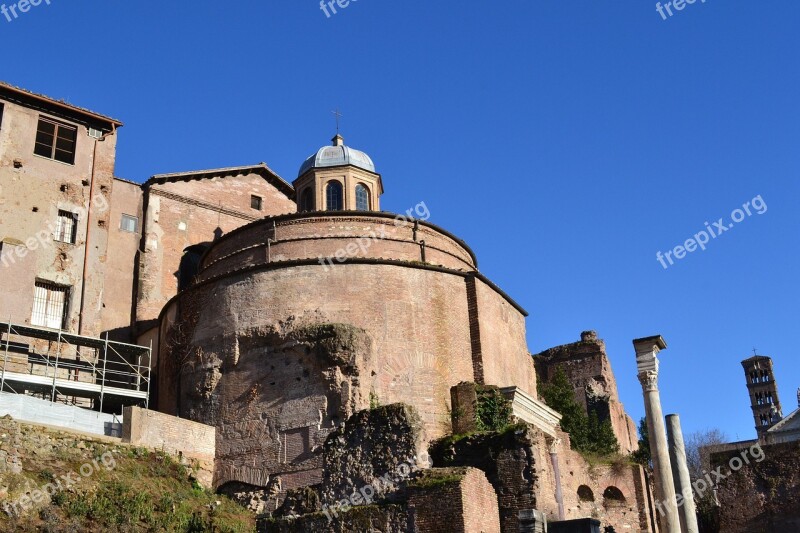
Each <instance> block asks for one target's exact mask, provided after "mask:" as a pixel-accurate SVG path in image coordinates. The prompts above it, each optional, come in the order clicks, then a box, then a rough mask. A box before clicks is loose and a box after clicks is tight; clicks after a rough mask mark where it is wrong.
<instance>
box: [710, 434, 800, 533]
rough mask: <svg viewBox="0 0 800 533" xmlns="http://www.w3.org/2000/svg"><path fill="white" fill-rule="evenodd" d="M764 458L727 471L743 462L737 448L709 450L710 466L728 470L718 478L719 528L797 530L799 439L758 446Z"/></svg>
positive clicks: (739, 532)
mask: <svg viewBox="0 0 800 533" xmlns="http://www.w3.org/2000/svg"><path fill="white" fill-rule="evenodd" d="M762 449H763V452H764V459H763V460H762V461H761V462H757V461H756V460H754V459H753V458H750V460H749V464H743V466H742V468H741V469H740V470H738V471H736V472H732V473H731V464H732V463H731V461H732V460H733V461H735V460H736V458H739V462H738V463H737V462H734V465H739V464H741V463H744V461H743V460H741V453H740V452H739V451H727V452H720V453H715V454H712V456H711V466H712V468H713V469H716V468H717V467H722V471H721V472H722V473H731V474H730V475H728V477H726V478H725V479H723V480H721V481H720V482H719V485H718V486H717V499H718V501H719V504H720V505H719V525H720V529H719V531H720V532H724V533H778V532H781V533H782V532H784V531H786V532H789V531H800V443H798V442H793V443H786V444H774V445H769V446H762Z"/></svg>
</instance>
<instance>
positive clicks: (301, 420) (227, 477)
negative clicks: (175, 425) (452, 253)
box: [159, 265, 472, 488]
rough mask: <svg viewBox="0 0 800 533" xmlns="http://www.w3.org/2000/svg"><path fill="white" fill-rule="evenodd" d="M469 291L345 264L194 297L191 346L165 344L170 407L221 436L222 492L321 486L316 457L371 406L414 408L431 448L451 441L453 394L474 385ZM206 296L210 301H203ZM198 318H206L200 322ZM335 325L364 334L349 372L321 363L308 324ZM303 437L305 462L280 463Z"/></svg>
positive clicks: (190, 298)
mask: <svg viewBox="0 0 800 533" xmlns="http://www.w3.org/2000/svg"><path fill="white" fill-rule="evenodd" d="M463 284H464V282H463V279H462V278H460V277H458V276H447V275H442V274H441V273H438V272H431V271H426V270H420V269H406V268H403V267H398V266H386V265H340V266H338V267H336V268H333V269H330V270H329V271H328V272H327V273H324V272H323V269H322V267H321V266H319V265H317V266H307V267H296V268H293V269H281V270H274V271H265V272H259V273H254V274H251V275H249V276H241V277H233V278H228V279H226V280H224V282H221V283H219V284H217V285H215V288H214V289H213V296H212V292H211V290H210V289H209V288H203V289H202V290H201V289H198V290H195V291H190V293H189V294H187V295H185V296H182V298H181V301H182V302H183V301H185V302H186V307H187V310H186V311H182V313H181V314H180V315H179V316H180V320H179V321H178V322H176V324H175V326H174V327H173V328H172V329H178V328H184V329H186V334H187V336H188V339H189V345H188V346H187V347H185V348H183V347H182V348H181V350H177V349H176V350H172V352H170V354H169V355H166V350H165V349H164V348H163V347H164V346H168V345H169V341H167V342H165V343H163V344H162V352H161V360H162V363H163V364H162V365H161V366H160V369H159V371H160V372H161V374H162V376H161V378H160V379H159V391H160V392H159V409H160V410H166V411H167V412H175V413H180V415H181V416H184V417H189V418H192V419H194V420H198V421H201V422H204V423H208V424H214V425H217V426H218V428H219V438H220V443H219V444H220V445H219V448H218V458H219V460H220V463H219V467H220V469H221V470H220V472H221V475H220V480H221V482H223V483H224V482H226V481H232V480H238V481H242V482H246V483H250V484H253V485H261V486H263V485H265V484H267V483H268V481H269V477H270V474H275V475H279V476H280V477H281V479H282V485H283V487H284V488H287V487H288V488H293V487H296V486H302V485H304V484H309V483H311V482H314V480H313V479H312V480H309V479H300V478H299V477H297V476H298V475H299V472H300V471H301V470H303V471H316V472H318V471H319V468H320V466H321V465H320V464H319V462H318V457H317V456H316V455H314V454H313V453H312V450H313V449H314V448H315V447H318V446H320V445H321V444H322V442H324V440H325V437H326V436H327V433H328V432H330V431H331V430H332V429H333V428H334V427H335V426H336V425H337V424H338V423H339V422H342V421H344V420H345V419H346V418H347V416H349V415H350V414H352V413H353V412H355V411H356V410H358V409H361V408H366V407H368V406H369V405H370V402H371V401H374V402H378V403H381V404H388V403H395V402H406V403H409V404H411V405H414V406H415V407H417V409H418V410H419V411H420V414H421V416H422V419H423V421H424V422H425V430H426V432H427V434H428V436H427V437H426V439H427V438H431V436H434V437H435V436H438V435H442V434H443V433H444V432H445V431H447V430H448V427H449V413H448V406H449V384H450V383H458V382H460V381H465V380H470V379H471V378H472V361H471V357H470V350H469V329H468V325H467V322H468V321H467V314H466V303H465V301H464V300H463V299H459V297H458V296H459V294H460V295H462V297H463V292H461V293H460V292H459V290H461V289H463ZM261 287H264V288H268V289H262V288H261ZM201 293H202V294H207V297H203V298H201V297H197V298H195V297H194V296H197V295H200V294H201ZM188 313H194V314H196V315H197V316H196V319H194V320H193V321H192V323H190V324H186V320H187V318H188ZM165 318H166V317H165ZM325 324H346V325H347V326H346V327H347V328H350V329H352V330H355V331H359V332H363V334H359V336H358V338H357V339H356V341H354V342H353V343H350V344H348V343H347V342H345V343H344V344H345V346H344V349H343V351H344V352H347V354H348V357H349V358H351V359H348V361H347V362H346V363H344V362H341V361H338V360H332V359H331V358H330V357H328V356H327V355H325V356H322V357H321V355H320V352H314V343H313V342H311V341H309V339H306V338H303V334H302V330H303V328H304V327H305V326H309V327H316V326H320V327H322V325H325ZM184 326H186V327H184ZM163 329H165V328H162V330H163ZM298 331H299V332H300V333H298ZM298 335H299V336H298ZM176 357H189V358H191V360H192V361H193V362H192V363H191V365H190V366H189V367H188V368H187V369H185V370H184V371H183V375H184V378H183V379H182V380H179V381H178V382H175V381H174V375H173V376H172V377H170V376H169V375H165V372H167V370H166V368H167V367H166V366H164V365H166V363H167V362H169V361H170V360H171V359H170V358H173V359H174V358H176ZM170 371H171V370H170ZM173 373H174V372H173ZM173 391H181V392H180V393H179V394H174V393H173ZM179 402H182V404H181V405H180V406H179V405H177V404H178V403H179ZM303 431H307V432H308V434H307V436H303V435H299V436H296V437H295V436H293V434H292V435H287V434H286V433H288V432H303ZM287 439H288V440H287ZM293 439H299V440H298V442H300V443H302V450H301V453H298V454H297V457H287V456H286V454H285V453H284V454H283V455H281V450H282V449H283V448H281V446H286V445H287V442H288V441H291V440H293ZM288 444H291V443H290V442H289V443H288ZM315 461H316V462H315ZM295 463H296V464H295ZM295 473H297V474H295Z"/></svg>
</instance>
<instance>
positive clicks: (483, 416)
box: [476, 385, 513, 431]
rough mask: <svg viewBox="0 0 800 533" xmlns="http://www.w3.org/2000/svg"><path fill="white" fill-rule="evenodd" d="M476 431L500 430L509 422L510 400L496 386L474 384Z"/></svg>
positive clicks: (510, 412) (510, 414) (510, 413)
mask: <svg viewBox="0 0 800 533" xmlns="http://www.w3.org/2000/svg"><path fill="white" fill-rule="evenodd" d="M476 392H477V395H478V406H477V413H476V415H477V421H476V426H477V429H478V431H502V430H503V429H504V428H505V427H506V426H508V425H509V424H510V423H511V416H512V414H513V413H512V409H511V402H510V401H509V400H508V399H507V398H506V397H505V396H503V394H502V393H501V392H500V390H499V389H497V388H496V387H481V386H480V385H476Z"/></svg>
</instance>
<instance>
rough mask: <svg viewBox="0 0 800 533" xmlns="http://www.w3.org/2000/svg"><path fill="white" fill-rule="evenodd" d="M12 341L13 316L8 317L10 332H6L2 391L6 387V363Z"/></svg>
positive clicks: (0, 380) (1, 379)
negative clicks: (9, 344)
mask: <svg viewBox="0 0 800 533" xmlns="http://www.w3.org/2000/svg"><path fill="white" fill-rule="evenodd" d="M10 342H11V317H8V332H7V333H6V353H5V355H4V356H3V376H2V378H0V392H3V390H5V388H6V365H7V364H8V343H10Z"/></svg>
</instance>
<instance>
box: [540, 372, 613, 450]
mask: <svg viewBox="0 0 800 533" xmlns="http://www.w3.org/2000/svg"><path fill="white" fill-rule="evenodd" d="M539 396H540V397H541V398H542V400H544V403H546V404H547V405H548V406H549V407H551V408H552V409H555V410H556V411H558V412H559V413H561V415H562V416H563V418H562V419H561V429H562V430H564V431H566V432H567V433H569V438H570V442H571V443H572V448H573V449H574V450H577V451H580V452H584V453H590V454H596V455H614V454H616V453H619V443H618V442H617V437H616V436H615V435H614V429H613V428H612V427H611V421H610V420H604V421H602V422H601V421H600V419H599V417H598V416H597V413H595V412H594V411H592V412H591V414H590V415H587V414H586V412H585V411H584V410H583V407H581V405H580V404H579V403H578V401H577V400H576V399H575V391H574V389H573V387H572V383H570V382H569V379H567V375H566V373H565V372H564V370H563V369H561V368H558V369H557V370H556V373H555V375H554V376H553V379H551V380H550V382H549V383H547V382H545V381H544V380H540V381H539Z"/></svg>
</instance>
